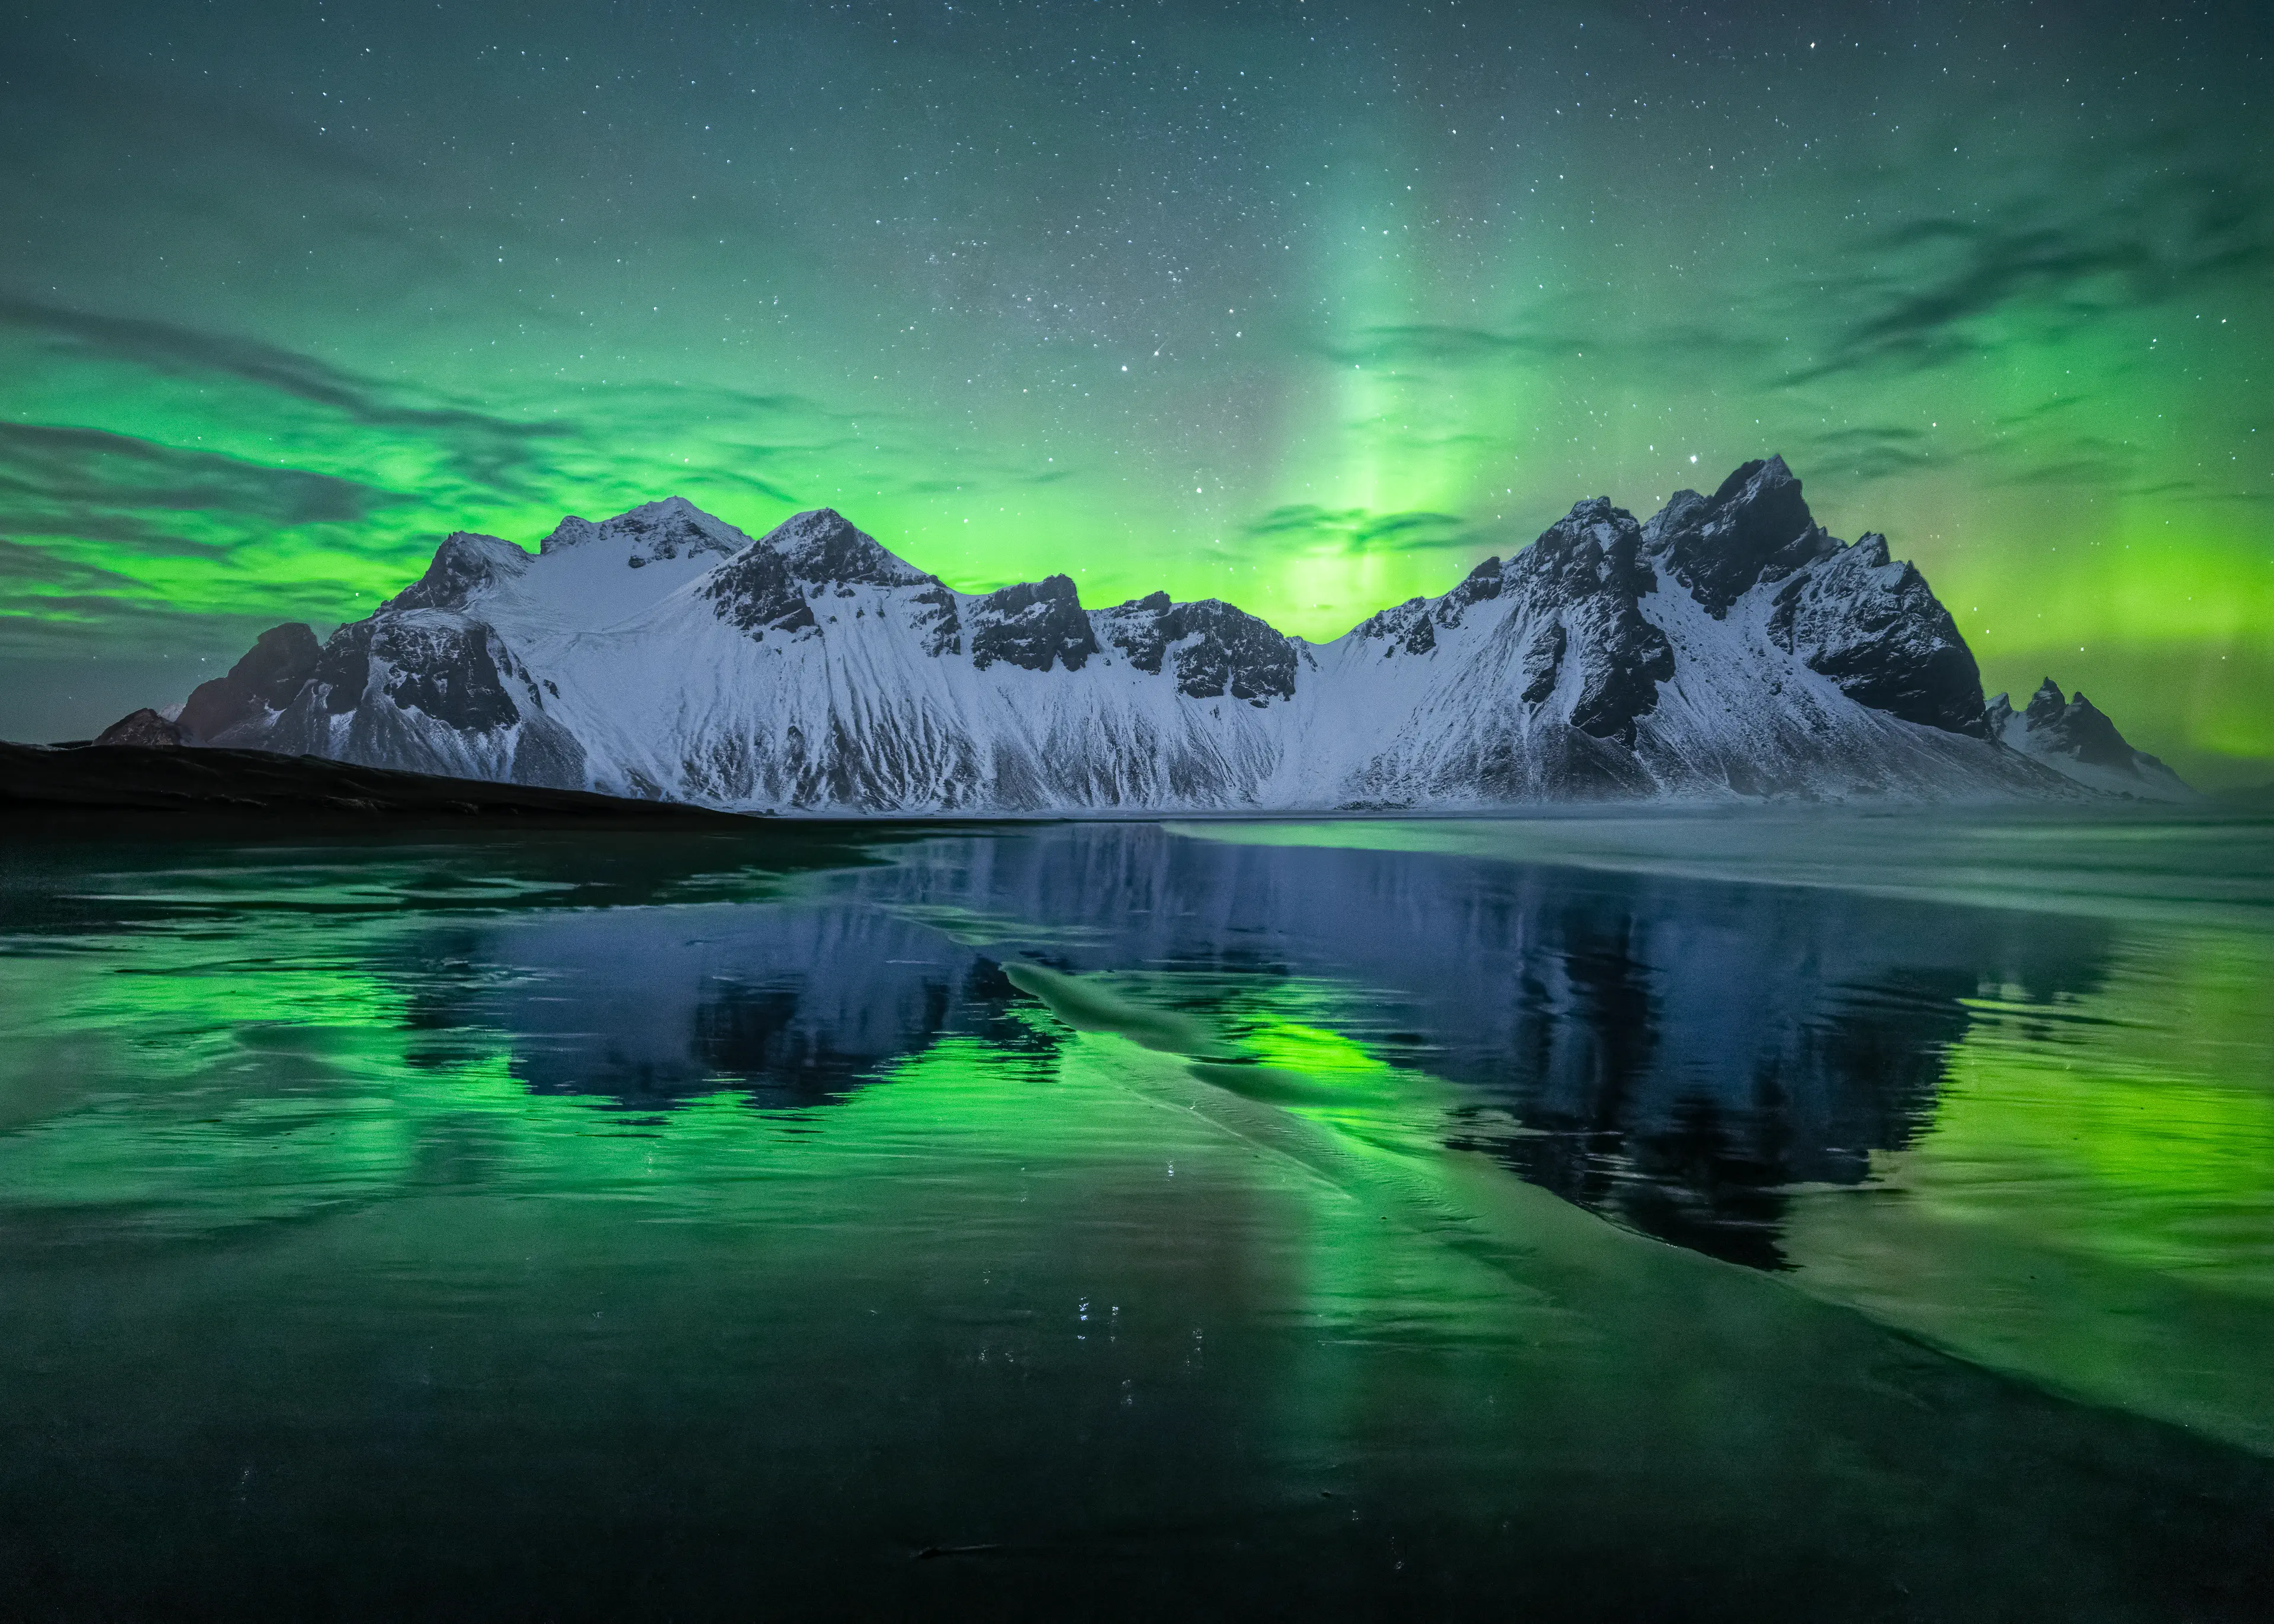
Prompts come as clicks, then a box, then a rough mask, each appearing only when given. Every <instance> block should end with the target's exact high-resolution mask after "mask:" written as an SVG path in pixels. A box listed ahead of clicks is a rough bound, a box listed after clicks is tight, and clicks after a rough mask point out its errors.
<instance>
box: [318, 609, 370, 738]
mask: <svg viewBox="0 0 2274 1624" xmlns="http://www.w3.org/2000/svg"><path fill="white" fill-rule="evenodd" d="M377 624H378V622H377V621H376V620H356V621H353V622H351V623H350V624H349V625H346V626H343V627H341V628H340V629H339V630H337V631H335V632H334V633H333V634H332V635H331V639H330V641H328V643H325V644H324V652H323V657H322V658H320V659H319V660H318V661H317V662H316V669H315V672H314V673H313V676H312V680H311V683H310V687H311V688H312V689H313V690H314V697H315V700H316V703H318V704H320V706H321V707H322V709H323V711H324V712H325V714H327V715H329V716H341V715H344V714H345V713H346V712H348V711H352V710H354V709H355V708H356V707H357V706H358V705H359V704H361V703H363V696H364V693H365V690H366V689H367V688H370V687H371V637H372V628H373V627H374V626H376V625H377Z"/></svg>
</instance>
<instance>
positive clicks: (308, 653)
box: [180, 620, 320, 740]
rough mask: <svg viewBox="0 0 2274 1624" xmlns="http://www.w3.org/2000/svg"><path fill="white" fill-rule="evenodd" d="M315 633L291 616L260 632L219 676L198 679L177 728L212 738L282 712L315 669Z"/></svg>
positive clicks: (196, 737) (183, 708)
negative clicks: (265, 716) (245, 723)
mask: <svg viewBox="0 0 2274 1624" xmlns="http://www.w3.org/2000/svg"><path fill="white" fill-rule="evenodd" d="M319 652H320V650H318V648H317V645H316V634H315V633H314V632H313V631H311V630H310V629H309V628H307V627H305V626H304V625H302V624H301V623H300V622H299V621H297V620H293V621H289V622H287V623H286V624H284V625H282V626H272V627H270V628H268V629H267V631H265V632H263V633H261V634H260V637H259V639H258V640H257V641H255V642H254V643H253V645H252V648H251V649H249V650H246V652H245V658H242V659H240V660H238V661H237V664H236V665H232V666H230V669H229V674H228V675H227V676H225V677H215V678H214V679H213V680H211V681H209V682H200V683H199V684H198V686H197V687H196V688H194V689H192V691H191V694H190V697H189V699H188V701H187V703H184V705H183V706H182V714H181V717H180V728H181V731H182V732H183V733H186V734H187V735H188V736H189V737H191V738H192V739H197V740H208V739H217V738H219V737H220V736H221V735H222V733H226V732H228V731H229V729H230V728H231V727H234V726H237V724H239V723H241V722H246V721H250V720H252V719H253V718H256V717H260V716H262V715H265V714H266V713H267V712H268V711H282V709H283V708H284V707H285V706H286V705H288V704H290V703H291V701H292V695H294V694H296V693H297V692H298V691H299V688H300V685H301V684H302V683H303V682H305V681H306V680H308V676H309V673H312V672H313V671H314V670H315V668H316V660H317V657H318V654H319Z"/></svg>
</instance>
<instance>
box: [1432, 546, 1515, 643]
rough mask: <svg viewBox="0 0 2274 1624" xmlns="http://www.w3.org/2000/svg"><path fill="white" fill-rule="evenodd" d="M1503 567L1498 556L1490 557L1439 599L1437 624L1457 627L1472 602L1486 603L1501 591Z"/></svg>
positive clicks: (1496, 596)
mask: <svg viewBox="0 0 2274 1624" xmlns="http://www.w3.org/2000/svg"><path fill="white" fill-rule="evenodd" d="M1501 581H1502V569H1501V561H1500V560H1499V559H1497V558H1488V559H1487V560H1485V561H1484V562H1483V563H1481V564H1480V565H1478V566H1477V567H1476V568H1474V569H1472V570H1471V571H1469V573H1468V575H1467V577H1466V578H1465V580H1463V581H1462V583H1460V585H1458V586H1457V587H1455V588H1454V589H1453V590H1451V591H1449V592H1448V593H1446V594H1445V596H1444V597H1442V598H1439V599H1438V600H1437V624H1438V625H1440V626H1443V627H1455V626H1458V625H1459V624H1460V623H1461V615H1462V612H1463V611H1465V610H1466V609H1467V608H1468V607H1469V605H1472V604H1480V603H1484V602H1486V601H1487V600H1488V599H1491V598H1498V597H1499V596H1500V593H1501Z"/></svg>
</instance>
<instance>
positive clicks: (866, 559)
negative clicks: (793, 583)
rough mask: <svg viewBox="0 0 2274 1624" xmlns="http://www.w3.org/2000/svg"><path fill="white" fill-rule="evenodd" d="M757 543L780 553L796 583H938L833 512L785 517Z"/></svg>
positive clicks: (855, 584)
mask: <svg viewBox="0 0 2274 1624" xmlns="http://www.w3.org/2000/svg"><path fill="white" fill-rule="evenodd" d="M761 545H766V546H771V547H772V548H773V549H774V550H775V551H777V552H779V553H780V554H781V555H782V559H783V561H784V562H786V563H787V565H788V566H789V572H790V574H791V575H794V576H796V577H797V578H798V579H799V580H801V581H817V582H825V583H829V584H831V585H836V586H937V585H938V584H939V583H938V582H937V581H935V580H934V579H933V578H932V577H931V576H930V575H926V574H924V572H923V571H922V570H921V569H918V568H915V566H914V565H912V564H907V563H904V562H902V561H901V560H899V559H897V558H895V557H893V556H892V554H891V553H887V552H886V551H885V549H884V547H883V546H881V545H878V543H877V539H876V538H874V537H872V536H870V535H868V534H866V533H864V532H863V531H861V530H855V529H854V528H853V526H852V524H851V523H848V522H847V520H846V518H845V516H844V515H842V514H840V513H839V512H838V511H837V510H836V509H835V508H815V509H814V510H813V511H812V512H810V513H801V514H799V515H796V516H795V517H794V518H790V519H786V520H784V521H783V522H782V523H780V524H779V525H777V526H776V527H775V528H774V529H773V530H771V531H769V532H768V533H767V535H766V537H765V539H764V542H763V543H762V544H761Z"/></svg>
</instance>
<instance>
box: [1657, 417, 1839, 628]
mask: <svg viewBox="0 0 2274 1624" xmlns="http://www.w3.org/2000/svg"><path fill="white" fill-rule="evenodd" d="M1645 545H1646V550H1647V551H1648V552H1649V553H1650V554H1651V556H1653V558H1655V559H1657V560H1660V563H1661V564H1662V565H1663V567H1664V568H1665V569H1666V571H1667V573H1668V574H1669V575H1673V576H1674V578H1675V580H1677V581H1679V582H1681V583H1683V585H1684V586H1686V587H1688V588H1689V589H1690V595H1691V596H1692V597H1694V598H1697V600H1698V602H1699V603H1701V604H1703V605H1706V613H1709V614H1711V615H1713V618H1714V619H1715V620H1720V619H1721V617H1722V616H1724V615H1726V614H1728V613H1729V605H1732V604H1734V603H1736V601H1737V599H1739V598H1743V596H1744V595H1745V594H1746V593H1747V592H1749V591H1751V590H1752V589H1753V588H1754V587H1755V586H1758V584H1760V583H1762V582H1764V581H1779V580H1782V579H1783V578H1784V577H1785V576H1787V575H1790V574H1791V573H1792V572H1793V571H1794V570H1796V569H1798V568H1801V567H1802V566H1803V565H1805V564H1808V563H1810V562H1811V561H1813V560H1817V559H1819V558H1822V557H1824V556H1825V555H1826V554H1827V553H1831V552H1832V551H1834V549H1835V548H1836V547H1837V546H1838V545H1839V543H1837V542H1835V541H1834V540H1833V539H1832V538H1830V537H1829V536H1826V534H1825V533H1824V531H1823V530H1822V528H1821V527H1819V526H1818V524H1817V523H1816V521H1815V520H1814V519H1813V518H1812V517H1811V516H1810V514H1809V511H1808V504H1807V503H1806V502H1804V501H1803V500H1801V494H1800V481H1799V480H1797V479H1796V478H1794V477H1793V475H1792V470H1790V469H1788V468H1787V467H1786V466H1785V465H1784V459H1783V458H1782V457H1779V456H1773V457H1770V458H1768V459H1767V460H1766V461H1765V462H1748V463H1746V464H1745V465H1744V466H1743V467H1742V468H1740V469H1738V470H1737V471H1736V472H1735V473H1733V474H1731V475H1730V476H1729V477H1728V478H1727V479H1725V480H1723V481H1722V482H1721V489H1720V490H1718V491H1716V492H1713V495H1712V496H1710V497H1705V496H1700V495H1698V492H1695V491H1677V492H1675V494H1674V498H1673V500H1670V501H1668V503H1667V505H1666V506H1665V507H1664V508H1661V509H1660V511H1659V513H1658V514H1657V515H1656V516H1654V517H1653V519H1652V520H1651V522H1650V527H1649V529H1648V530H1647V531H1646V532H1645Z"/></svg>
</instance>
